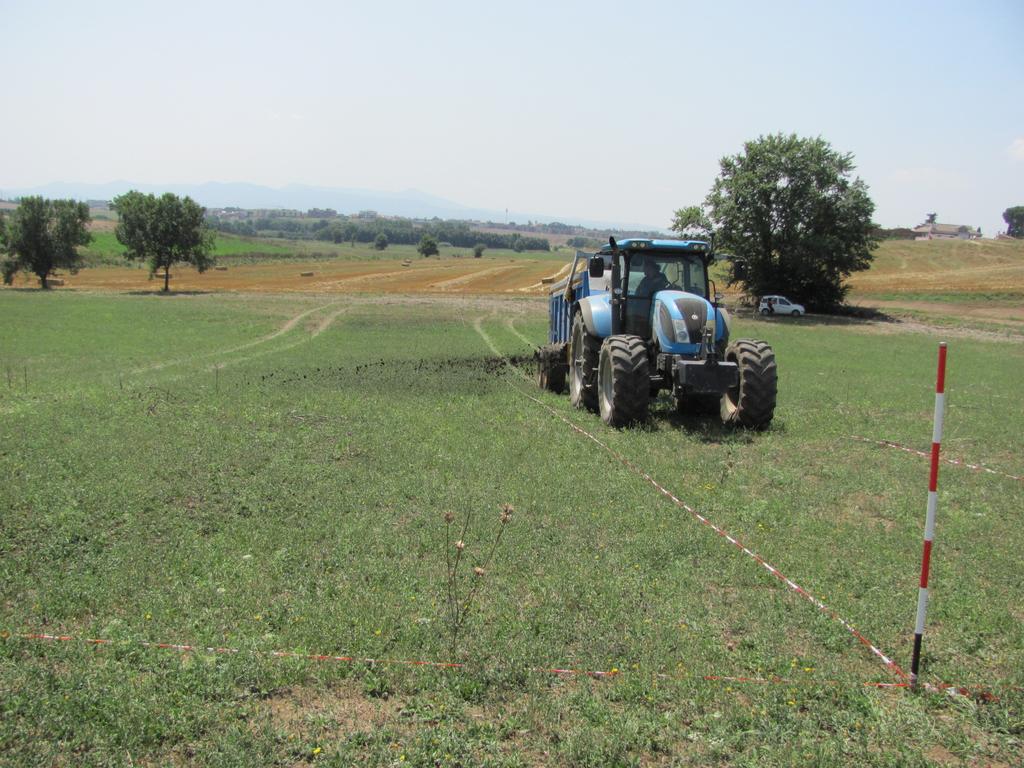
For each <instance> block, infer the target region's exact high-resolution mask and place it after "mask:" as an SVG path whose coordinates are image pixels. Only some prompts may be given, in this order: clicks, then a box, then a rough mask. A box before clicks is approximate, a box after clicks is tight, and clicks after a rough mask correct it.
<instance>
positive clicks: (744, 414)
mask: <svg viewBox="0 0 1024 768" xmlns="http://www.w3.org/2000/svg"><path fill="white" fill-rule="evenodd" d="M725 359H726V360H728V361H730V362H733V363H736V364H737V366H738V367H739V371H740V377H739V382H738V383H737V384H736V385H735V386H734V387H730V388H729V390H728V391H727V392H726V393H725V394H724V395H723V396H722V423H724V424H731V425H734V426H740V427H748V428H750V429H765V428H767V426H768V425H769V424H770V423H771V420H772V417H773V416H774V415H775V398H776V395H777V394H778V390H779V382H778V369H777V367H776V365H775V352H774V351H773V350H772V348H771V347H770V346H768V345H767V344H765V343H764V342H763V341H752V340H750V339H740V340H739V341H734V342H733V343H732V344H730V345H729V346H728V348H727V349H726V350H725Z"/></svg>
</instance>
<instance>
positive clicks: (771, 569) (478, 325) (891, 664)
mask: <svg viewBox="0 0 1024 768" xmlns="http://www.w3.org/2000/svg"><path fill="white" fill-rule="evenodd" d="M482 320H483V318H478V319H477V321H476V322H475V323H474V328H475V329H476V331H477V333H479V334H480V336H481V337H482V338H483V340H484V342H485V343H486V344H487V346H489V347H490V348H491V350H492V351H493V352H494V354H496V355H498V356H499V357H501V358H502V359H504V361H505V364H506V365H507V366H508V367H509V368H510V369H511V370H513V371H515V372H516V373H519V374H520V375H522V376H523V377H524V378H526V379H527V381H529V380H530V379H531V377H530V376H529V375H527V374H526V373H525V372H524V371H522V370H521V369H519V368H518V367H517V366H516V365H515V364H513V363H512V361H510V360H509V359H508V357H507V356H506V355H504V354H502V352H501V351H500V350H499V349H498V348H497V346H495V344H494V342H493V341H491V339H490V337H489V336H488V335H487V333H486V331H484V329H483V326H482V322H481V321H482ZM507 383H508V385H509V387H511V388H512V389H513V390H515V391H516V392H518V393H519V394H520V395H522V396H523V397H525V398H526V399H527V400H530V401H532V402H534V403H536V404H537V405H539V406H540V407H541V408H543V409H544V410H546V411H547V412H548V413H550V414H551V415H552V416H554V417H555V418H557V419H559V420H560V421H562V422H564V423H565V424H567V425H568V426H569V427H570V428H571V429H572V430H573V431H575V432H577V433H578V434H580V435H583V436H584V437H586V438H588V439H589V440H591V441H593V442H594V443H596V444H597V445H598V446H600V447H601V448H603V449H604V450H605V451H606V452H607V453H608V454H610V455H611V456H612V457H613V458H615V459H616V460H617V461H618V462H619V463H620V464H622V465H623V466H624V467H626V468H627V469H629V470H630V471H631V472H633V473H635V474H637V475H639V476H640V477H642V478H643V479H644V480H646V481H647V482H648V483H650V484H651V485H652V486H654V488H655V489H656V490H657V491H658V493H660V494H661V495H662V496H664V497H665V498H667V499H669V500H670V501H671V502H672V503H673V504H675V505H676V506H677V507H679V508H680V509H683V510H685V511H687V512H689V513H690V514H691V515H693V517H694V518H696V519H697V521H698V522H700V523H701V524H702V525H705V526H707V527H708V528H710V529H711V530H713V531H714V532H715V533H717V534H718V535H719V536H721V537H722V538H723V539H725V540H726V541H728V542H729V543H730V544H732V545H733V546H734V547H736V548H737V549H738V550H740V551H741V552H742V553H743V554H745V555H746V556H747V557H749V558H751V559H752V560H753V561H754V562H756V563H757V564H758V565H760V566H762V567H763V568H764V569H765V570H766V571H768V573H770V574H771V575H772V576H774V577H775V578H776V579H778V580H779V581H781V582H782V583H783V584H785V585H786V586H787V587H788V588H789V589H791V590H792V591H793V592H795V593H796V594H798V595H800V597H802V598H804V599H805V600H807V601H808V602H810V603H811V604H812V605H813V606H814V607H815V608H817V609H818V610H819V611H821V612H822V613H824V614H825V615H827V616H829V617H830V618H832V619H834V620H835V621H837V622H838V623H839V624H840V625H842V627H843V628H844V629H845V630H846V631H847V632H849V633H850V634H851V635H853V637H854V638H856V639H857V641H858V642H860V643H861V644H862V645H864V646H865V647H866V648H868V649H869V650H870V651H871V653H872V654H874V656H875V657H876V658H878V659H879V660H880V661H881V662H882V663H883V664H885V666H886V668H887V669H888V670H889V671H890V672H892V673H894V674H895V675H897V676H898V677H899V678H901V679H903V680H908V679H909V676H908V675H907V673H906V672H904V671H903V669H902V668H901V667H900V666H899V665H898V664H897V663H896V662H895V661H893V660H892V659H891V658H890V657H889V656H887V655H886V654H885V653H883V652H882V651H881V650H880V649H879V648H878V646H877V645H875V644H874V643H872V642H871V641H870V640H868V639H867V638H866V637H865V636H864V635H863V634H862V633H861V632H860V631H859V630H857V628H856V627H854V626H853V624H851V623H850V622H849V621H847V620H846V619H844V618H843V617H842V616H840V615H839V614H838V613H836V612H835V611H834V610H833V609H832V608H830V607H829V606H827V605H825V603H824V602H822V601H821V600H819V599H818V598H817V597H815V596H814V595H812V594H811V593H810V592H808V591H807V590H806V589H804V588H803V587H801V586H800V585H799V584H797V583H796V582H794V581H793V580H792V579H790V578H788V577H787V576H785V574H783V573H782V571H780V570H779V569H778V568H776V567H775V566H774V565H772V564H771V563H769V562H768V561H767V560H765V559H764V558H763V557H761V556H760V555H759V554H757V553H756V552H754V551H753V550H752V549H750V548H749V547H747V546H745V545H744V544H743V543H742V542H741V541H739V540H738V539H737V538H736V537H734V536H732V535H730V534H729V532H728V531H726V530H725V529H724V528H721V527H719V526H717V525H715V524H714V523H713V522H711V521H710V520H708V519H707V518H706V517H704V516H703V515H702V514H700V513H699V512H697V510H695V509H694V508H693V507H691V506H690V505H689V504H687V503H686V502H684V501H682V500H681V499H680V498H679V497H678V496H676V495H675V494H674V493H672V492H671V491H670V490H668V489H667V488H666V487H665V486H663V485H662V484H661V483H659V482H658V481H657V480H655V479H654V478H653V477H652V476H651V475H650V473H649V472H647V471H646V470H644V469H643V468H641V467H639V466H637V465H636V464H634V463H633V462H632V461H630V460H629V459H627V458H626V457H625V456H623V455H622V454H621V453H619V452H618V451H616V450H615V449H613V448H612V447H610V446H609V445H607V444H605V443H603V442H602V441H601V440H599V439H598V438H596V437H595V436H594V435H593V434H591V433H590V432H588V431H587V430H585V429H583V427H581V426H579V425H578V424H576V423H575V422H573V421H572V420H571V419H569V418H567V417H566V416H564V415H563V414H561V413H559V412H558V411H557V410H555V409H554V408H552V407H551V406H550V405H548V404H547V403H545V402H544V401H543V400H539V399H538V398H536V397H534V396H533V395H531V394H529V393H527V392H524V391H523V390H522V389H520V388H519V387H517V386H516V385H515V384H513V383H512V382H510V381H509V382H507Z"/></svg>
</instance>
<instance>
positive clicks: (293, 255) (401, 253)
mask: <svg viewBox="0 0 1024 768" xmlns="http://www.w3.org/2000/svg"><path fill="white" fill-rule="evenodd" d="M214 242H215V246H214V250H213V256H214V257H215V258H216V259H217V263H219V264H247V263H256V262H267V261H271V262H273V261H278V260H289V259H310V258H321V259H356V260H365V259H382V258H383V259H407V258H420V255H419V254H418V253H417V251H416V246H414V245H392V246H389V247H388V248H386V249H385V250H383V251H378V250H376V249H374V247H373V245H372V244H371V243H357V244H356V245H354V246H353V245H350V244H349V243H340V244H335V243H325V242H322V241H319V240H284V239H279V238H253V237H237V236H235V235H228V234H224V233H222V232H218V233H217V235H216V239H215V241H214ZM124 250H125V249H124V246H122V245H121V244H120V243H119V242H118V241H117V237H116V236H115V235H114V232H113V230H110V229H104V230H98V231H94V232H93V233H92V242H91V243H89V245H87V246H85V247H83V248H81V249H80V252H81V254H82V256H83V259H84V264H85V266H87V267H97V266H104V265H122V264H124V261H125V260H124V256H123V253H124ZM484 253H486V254H487V256H488V257H496V256H497V257H501V258H531V259H538V258H541V259H551V260H552V261H558V262H562V261H566V260H567V259H569V258H571V254H572V250H570V249H565V248H563V249H561V250H559V251H554V250H552V251H549V252H544V251H529V252H525V253H522V254H520V253H516V252H515V251H513V250H511V249H509V248H488V249H487V250H486V251H485V252H484ZM456 254H460V255H462V256H464V257H467V258H471V257H472V255H473V249H472V248H457V247H454V246H451V247H447V246H446V247H444V248H442V249H441V256H454V255H456Z"/></svg>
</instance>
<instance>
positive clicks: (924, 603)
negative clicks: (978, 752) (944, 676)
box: [910, 342, 946, 688]
mask: <svg viewBox="0 0 1024 768" xmlns="http://www.w3.org/2000/svg"><path fill="white" fill-rule="evenodd" d="M945 408H946V342H942V343H941V344H939V370H938V374H937V376H936V379H935V422H934V426H933V428H932V470H931V475H930V477H929V478H928V515H927V517H926V518H925V523H924V551H923V554H922V555H921V586H920V588H919V589H918V592H917V623H916V624H915V626H914V655H913V658H912V659H911V661H910V685H911V687H913V688H916V687H917V670H918V666H919V664H920V662H921V637H922V636H923V635H924V615H925V611H926V610H927V608H928V568H929V566H930V564H931V559H932V540H933V539H934V538H935V507H936V505H937V504H938V485H939V446H940V445H941V443H942V416H943V413H944V412H945Z"/></svg>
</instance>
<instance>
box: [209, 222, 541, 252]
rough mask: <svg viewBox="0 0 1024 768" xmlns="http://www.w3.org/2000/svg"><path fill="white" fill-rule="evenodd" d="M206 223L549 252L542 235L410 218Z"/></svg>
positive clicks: (230, 229) (254, 231) (244, 232)
mask: <svg viewBox="0 0 1024 768" xmlns="http://www.w3.org/2000/svg"><path fill="white" fill-rule="evenodd" d="M209 223H210V225H211V226H213V227H214V228H216V229H217V230H218V231H220V232H225V233H228V234H233V235H241V236H247V237H259V236H261V235H265V234H266V233H268V232H277V233H280V234H281V235H282V236H285V237H288V236H291V237H297V238H304V239H314V240H322V241H324V242H330V243H374V242H376V240H377V237H378V236H379V235H384V236H385V237H387V242H388V243H390V244H392V245H416V244H418V243H419V242H420V239H421V238H422V237H423V236H424V235H429V236H430V237H432V238H434V239H435V240H437V241H438V242H439V243H451V244H452V245H454V246H456V247H459V248H472V247H473V246H474V245H476V244H478V243H480V244H483V245H484V246H486V247H488V248H509V249H511V250H514V251H517V252H522V251H550V250H551V243H550V241H548V239H547V238H546V237H531V236H528V235H522V234H520V233H518V232H513V233H510V234H507V235H506V234H502V233H496V232H480V231H478V230H474V229H472V228H471V227H470V226H469V225H468V224H466V223H464V222H456V221H431V222H428V223H421V222H416V221H413V220H412V219H373V220H363V219H350V218H344V217H338V218H336V219H333V220H327V219H318V220H316V221H308V220H306V221H303V220H299V219H293V218H270V217H268V218H259V219H256V220H255V221H232V220H224V219H220V218H218V217H216V216H211V217H209Z"/></svg>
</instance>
